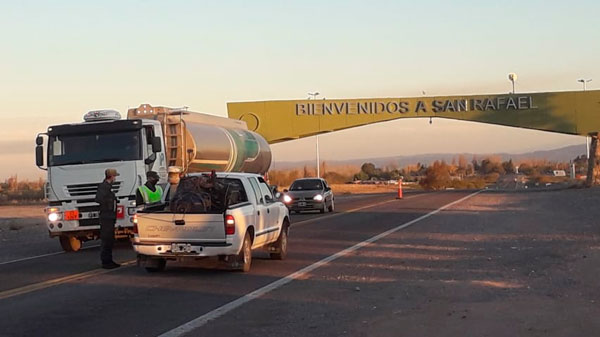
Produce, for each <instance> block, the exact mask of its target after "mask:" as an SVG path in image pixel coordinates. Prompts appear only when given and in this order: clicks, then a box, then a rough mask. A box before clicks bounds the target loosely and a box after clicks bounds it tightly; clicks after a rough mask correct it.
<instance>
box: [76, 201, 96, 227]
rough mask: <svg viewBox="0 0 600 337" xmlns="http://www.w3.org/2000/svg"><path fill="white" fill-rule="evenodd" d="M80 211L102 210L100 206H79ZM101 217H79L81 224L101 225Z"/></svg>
mask: <svg viewBox="0 0 600 337" xmlns="http://www.w3.org/2000/svg"><path fill="white" fill-rule="evenodd" d="M77 210H78V211H79V213H86V212H98V211H99V210H100V206H79V207H77ZM99 225H100V219H98V218H92V219H79V226H99Z"/></svg>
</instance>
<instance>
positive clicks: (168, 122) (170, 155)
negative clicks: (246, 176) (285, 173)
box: [127, 104, 272, 174]
mask: <svg viewBox="0 0 600 337" xmlns="http://www.w3.org/2000/svg"><path fill="white" fill-rule="evenodd" d="M127 118H129V119H136V118H148V119H154V120H157V121H159V122H161V124H162V128H163V132H164V137H165V144H166V147H167V148H166V151H165V152H166V154H167V160H168V165H169V166H178V167H181V168H182V169H183V170H184V171H185V172H208V171H211V170H216V171H220V172H248V173H259V174H264V173H266V172H267V171H268V170H269V167H270V166H271V159H272V157H271V148H270V147H269V144H268V143H267V141H266V140H265V139H264V138H263V137H262V136H261V135H259V134H257V133H255V132H252V131H249V130H248V128H247V126H246V123H245V122H243V121H240V120H235V119H230V118H225V117H218V116H213V115H208V114H203V113H197V112H191V111H187V109H173V108H167V107H153V106H151V105H149V104H142V105H140V106H139V107H138V108H133V109H129V111H128V113H127Z"/></svg>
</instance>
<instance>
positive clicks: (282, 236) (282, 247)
mask: <svg viewBox="0 0 600 337" xmlns="http://www.w3.org/2000/svg"><path fill="white" fill-rule="evenodd" d="M289 226H290V224H289V222H287V221H285V222H284V223H283V227H282V228H281V232H280V233H279V238H278V239H277V241H276V242H275V244H274V245H273V246H274V247H275V249H277V253H270V254H269V255H271V259H273V260H283V259H285V257H286V256H287V239H288V228H289Z"/></svg>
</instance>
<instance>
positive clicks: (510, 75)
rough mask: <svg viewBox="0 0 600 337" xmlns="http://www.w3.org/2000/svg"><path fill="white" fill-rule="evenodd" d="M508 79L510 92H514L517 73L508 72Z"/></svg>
mask: <svg viewBox="0 0 600 337" xmlns="http://www.w3.org/2000/svg"><path fill="white" fill-rule="evenodd" d="M508 80H509V81H511V82H512V93H513V95H514V94H515V82H516V81H517V74H515V73H509V74H508Z"/></svg>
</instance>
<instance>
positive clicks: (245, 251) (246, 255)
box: [238, 233, 252, 273]
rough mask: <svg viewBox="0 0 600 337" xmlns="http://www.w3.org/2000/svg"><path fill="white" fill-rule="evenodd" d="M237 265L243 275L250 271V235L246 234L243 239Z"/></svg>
mask: <svg viewBox="0 0 600 337" xmlns="http://www.w3.org/2000/svg"><path fill="white" fill-rule="evenodd" d="M238 263H239V264H240V270H241V271H243V272H244V273H247V272H249V271H250V265H251V264H252V239H251V238H250V233H246V236H245V237H244V243H243V245H242V250H241V251H240V254H239V255H238Z"/></svg>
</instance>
